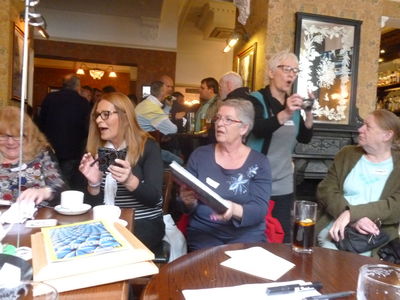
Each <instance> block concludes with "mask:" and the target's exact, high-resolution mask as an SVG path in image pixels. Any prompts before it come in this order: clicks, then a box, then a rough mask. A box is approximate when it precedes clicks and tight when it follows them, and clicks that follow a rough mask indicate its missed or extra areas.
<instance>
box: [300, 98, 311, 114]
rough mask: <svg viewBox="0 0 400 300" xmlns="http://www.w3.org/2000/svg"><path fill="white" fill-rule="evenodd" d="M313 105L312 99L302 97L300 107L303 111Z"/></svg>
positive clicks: (308, 109)
mask: <svg viewBox="0 0 400 300" xmlns="http://www.w3.org/2000/svg"><path fill="white" fill-rule="evenodd" d="M313 105H314V99H311V98H310V99H304V100H303V104H302V105H301V108H302V109H304V110H305V111H310V110H311V109H312V107H313Z"/></svg>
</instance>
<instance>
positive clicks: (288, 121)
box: [283, 120, 294, 126]
mask: <svg viewBox="0 0 400 300" xmlns="http://www.w3.org/2000/svg"><path fill="white" fill-rule="evenodd" d="M283 125H284V126H294V122H293V120H287V121H286V122H285V123H284V124H283Z"/></svg>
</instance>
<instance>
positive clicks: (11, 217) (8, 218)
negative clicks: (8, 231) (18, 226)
mask: <svg viewBox="0 0 400 300" xmlns="http://www.w3.org/2000/svg"><path fill="white" fill-rule="evenodd" d="M36 211H37V208H36V207H35V202H33V201H18V202H15V203H13V204H12V205H11V206H10V208H9V209H7V210H6V211H5V212H3V213H2V214H1V216H0V223H10V224H13V223H24V222H25V221H26V220H27V219H32V218H33V215H34V214H35V212H36Z"/></svg>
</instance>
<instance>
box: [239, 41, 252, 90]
mask: <svg viewBox="0 0 400 300" xmlns="http://www.w3.org/2000/svg"><path fill="white" fill-rule="evenodd" d="M256 52H257V43H254V44H253V45H251V46H250V47H249V48H247V49H246V50H244V51H243V52H241V53H239V54H238V56H237V58H236V60H237V61H236V72H237V73H239V74H240V76H242V78H243V86H245V87H248V88H249V89H250V90H253V89H254V73H255V67H256V66H255V65H256Z"/></svg>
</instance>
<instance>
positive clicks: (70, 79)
mask: <svg viewBox="0 0 400 300" xmlns="http://www.w3.org/2000/svg"><path fill="white" fill-rule="evenodd" d="M62 86H63V88H64V89H69V90H77V89H78V88H79V87H80V86H81V80H80V79H79V77H78V76H75V75H74V74H68V75H66V76H65V77H64V78H63V84H62Z"/></svg>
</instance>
